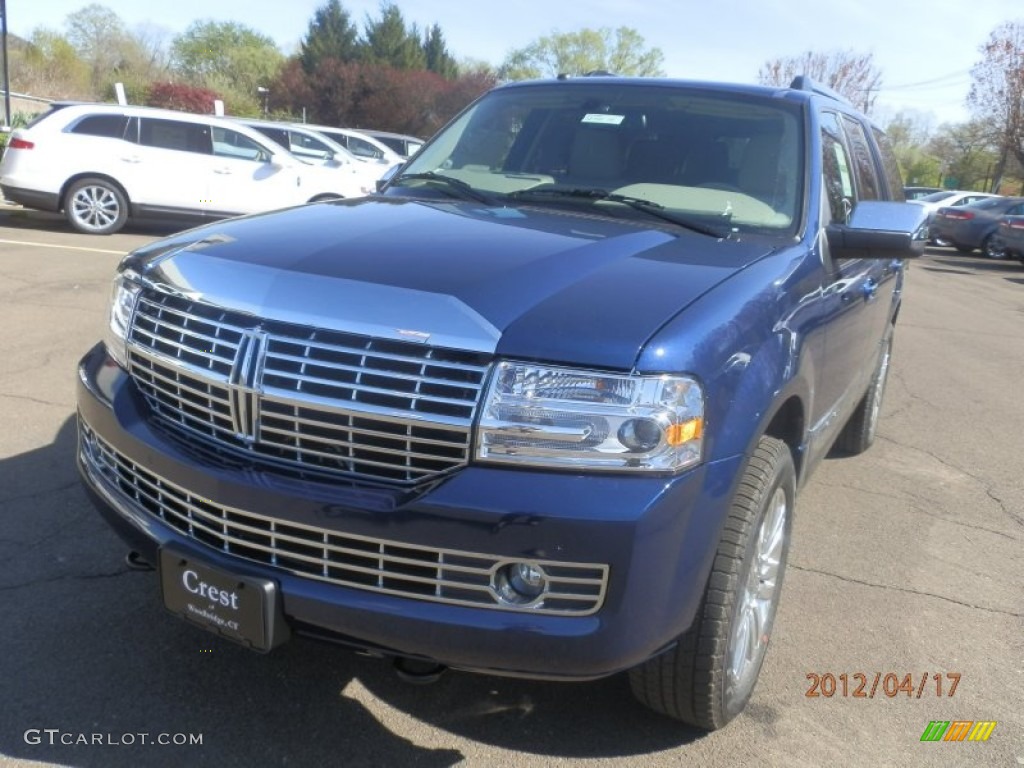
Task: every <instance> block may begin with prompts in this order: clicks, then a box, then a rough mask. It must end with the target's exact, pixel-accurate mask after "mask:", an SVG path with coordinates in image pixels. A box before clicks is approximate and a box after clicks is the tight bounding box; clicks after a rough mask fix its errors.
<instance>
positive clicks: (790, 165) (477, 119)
mask: <svg viewBox="0 0 1024 768" xmlns="http://www.w3.org/2000/svg"><path fill="white" fill-rule="evenodd" d="M802 126H803V121H802V115H801V106H800V105H798V104H793V103H788V102H780V101H779V100H777V99H768V98H762V97H757V96H750V95H744V94H738V93H729V92H722V91H709V90H705V89H698V88H694V89H690V88H687V87H684V86H679V85H671V84H666V85H654V84H642V85H641V84H623V83H608V82H603V83H602V82H588V83H581V82H579V81H576V82H574V83H564V84H552V83H545V84H537V85H535V86H520V87H511V88H506V89H499V90H497V91H493V92H491V93H490V94H488V95H487V96H485V97H484V98H483V99H481V100H480V101H478V102H477V103H476V104H474V105H473V106H471V107H470V108H469V109H468V110H467V111H466V112H464V113H463V114H462V115H461V116H460V117H459V118H458V119H457V120H456V121H455V122H454V123H452V124H451V125H450V126H448V128H447V129H445V130H444V131H443V132H442V133H441V134H440V135H439V136H438V137H437V138H435V139H434V141H433V142H431V144H430V146H428V147H426V148H424V149H423V150H422V151H421V152H420V153H419V154H418V155H417V156H416V157H415V158H413V159H412V160H411V161H410V162H409V164H408V166H407V167H406V168H405V169H404V171H405V173H404V174H403V175H404V176H407V177H409V178H406V179H403V178H402V177H398V178H397V179H396V180H395V184H396V185H398V186H408V187H420V186H422V187H438V186H440V185H437V184H434V183H433V182H432V181H431V177H430V176H425V174H433V175H434V176H435V177H436V175H442V174H443V175H444V176H447V177H451V178H454V179H457V180H458V181H460V182H465V184H467V185H470V186H471V187H472V188H473V189H475V190H477V191H480V192H482V193H484V194H485V195H487V196H489V197H490V198H491V199H495V200H504V201H505V203H506V204H508V205H518V204H524V203H525V201H529V204H530V205H552V204H554V205H589V206H593V207H600V208H603V209H605V210H610V209H612V208H617V209H628V210H627V211H626V213H625V214H623V215H633V216H643V215H644V211H643V210H642V209H640V208H638V206H635V205H630V206H626V205H622V198H625V197H628V198H630V199H632V200H634V201H636V200H640V201H646V202H650V203H652V204H656V206H655V207H656V208H657V210H659V211H663V212H665V213H666V214H668V215H672V214H675V217H676V218H677V219H682V218H684V217H685V218H689V219H696V220H700V219H708V220H714V221H716V222H717V223H718V224H728V225H729V227H730V228H732V229H738V230H743V229H750V230H755V229H756V230H769V231H773V232H774V231H779V232H792V230H793V229H795V227H796V225H797V224H798V219H799V215H798V214H799V211H800V207H801V194H802V183H801V182H802V179H803V176H804V171H803V162H804V161H803V157H804V147H803V141H802V134H803V130H802ZM417 177H418V178H417ZM433 181H434V182H436V181H437V180H436V178H434V180H433ZM581 190H587V191H589V192H590V193H591V194H586V195H584V194H580V191H581ZM560 191H562V192H564V193H565V194H564V195H559V192H560ZM531 192H538V193H542V192H543V194H531ZM594 192H597V193H601V192H607V193H609V194H608V195H602V194H594ZM617 215H618V213H617ZM666 218H667V216H666Z"/></svg>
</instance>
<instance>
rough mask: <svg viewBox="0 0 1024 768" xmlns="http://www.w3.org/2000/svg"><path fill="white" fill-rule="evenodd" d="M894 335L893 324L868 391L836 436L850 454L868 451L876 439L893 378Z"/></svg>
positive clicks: (841, 449) (841, 448) (839, 445)
mask: <svg viewBox="0 0 1024 768" xmlns="http://www.w3.org/2000/svg"><path fill="white" fill-rule="evenodd" d="M892 336H893V329H892V326H889V331H888V332H887V333H886V334H885V337H884V338H883V339H882V343H881V345H880V349H879V353H878V363H877V364H876V365H875V373H874V375H873V376H872V377H871V384H870V385H869V386H868V391H867V392H865V393H864V398H863V399H862V400H861V401H860V403H858V404H857V410H855V411H854V412H853V415H852V416H850V420H849V421H847V422H846V425H845V426H844V427H843V431H842V432H840V433H839V437H837V438H836V443H835V448H836V450H838V451H839V452H840V453H842V454H844V455H846V456H856V455H857V454H860V453H864V451H866V450H867V449H868V448H870V447H871V444H872V443H874V442H875V432H876V430H877V429H878V416H879V414H880V413H881V411H882V401H883V400H884V398H885V385H886V382H887V381H888V380H889V368H890V363H891V362H892Z"/></svg>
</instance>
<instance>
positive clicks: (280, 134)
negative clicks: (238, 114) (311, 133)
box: [249, 125, 288, 148]
mask: <svg viewBox="0 0 1024 768" xmlns="http://www.w3.org/2000/svg"><path fill="white" fill-rule="evenodd" d="M249 127H250V128H252V129H254V130H257V131H259V132H260V133H262V134H263V135H264V136H266V137H267V138H268V139H270V140H271V141H273V142H276V143H278V144H280V145H281V146H282V147H286V148H287V147H288V131H286V130H284V129H283V128H272V127H270V126H269V125H249Z"/></svg>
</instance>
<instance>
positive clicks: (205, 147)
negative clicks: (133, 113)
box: [139, 117, 212, 155]
mask: <svg viewBox="0 0 1024 768" xmlns="http://www.w3.org/2000/svg"><path fill="white" fill-rule="evenodd" d="M139 143H140V144H142V145H143V146H147V147H158V148H160V149H175V150H178V151H180V152H198V153H200V154H204V155H208V154H210V153H211V151H212V146H211V142H210V128H209V127H208V126H205V125H201V124H200V123H187V122H184V121H182V120H162V119H159V118H152V117H144V118H142V119H141V120H140V126H139Z"/></svg>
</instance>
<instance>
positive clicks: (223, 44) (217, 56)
mask: <svg viewBox="0 0 1024 768" xmlns="http://www.w3.org/2000/svg"><path fill="white" fill-rule="evenodd" d="M171 63H172V67H173V69H174V70H175V71H176V72H177V73H178V74H179V75H181V76H183V77H185V78H186V79H187V80H188V81H189V82H190V83H192V84H193V85H198V86H202V87H204V88H209V89H210V90H213V91H217V92H219V93H221V94H223V95H224V98H225V101H226V102H227V107H228V109H229V111H232V112H236V113H240V114H256V113H258V112H259V111H260V110H261V108H262V106H261V105H262V100H261V98H260V96H259V93H258V91H257V89H258V88H266V87H268V85H269V84H270V82H271V81H273V80H274V79H275V78H276V77H277V75H278V73H279V71H280V69H281V66H282V64H283V63H284V57H283V56H282V55H281V52H280V51H279V50H278V49H277V46H276V45H275V44H274V41H273V40H272V39H271V38H269V37H267V36H266V35H263V34H260V33H259V32H256V31H255V30H253V29H251V28H249V27H246V26H245V25H243V24H239V23H237V22H233V21H226V22H218V21H196V22H193V23H192V25H191V26H189V28H188V29H187V30H186V31H185V32H184V34H181V35H179V36H178V37H176V38H174V41H173V42H172V43H171Z"/></svg>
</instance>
